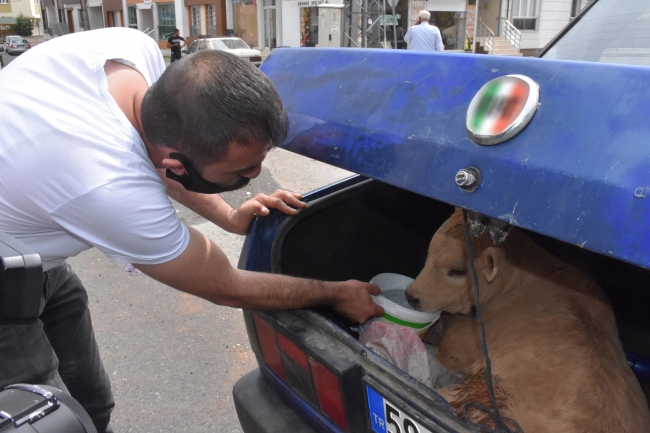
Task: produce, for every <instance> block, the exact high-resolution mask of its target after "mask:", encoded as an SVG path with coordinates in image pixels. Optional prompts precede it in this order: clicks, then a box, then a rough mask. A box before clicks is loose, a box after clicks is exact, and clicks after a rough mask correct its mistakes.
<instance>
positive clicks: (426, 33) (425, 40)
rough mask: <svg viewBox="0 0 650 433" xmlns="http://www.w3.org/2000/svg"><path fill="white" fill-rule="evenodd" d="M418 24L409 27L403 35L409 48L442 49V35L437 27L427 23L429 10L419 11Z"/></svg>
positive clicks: (429, 16) (417, 49)
mask: <svg viewBox="0 0 650 433" xmlns="http://www.w3.org/2000/svg"><path fill="white" fill-rule="evenodd" d="M418 17H419V18H418V25H416V26H413V27H410V28H409V29H408V31H407V32H406V35H405V36H404V40H405V41H406V43H407V44H408V49H409V50H416V51H444V50H445V47H444V46H443V45H442V36H441V35H440V30H438V27H435V26H432V25H430V24H429V19H430V18H431V14H430V13H429V11H420V13H419V14H418Z"/></svg>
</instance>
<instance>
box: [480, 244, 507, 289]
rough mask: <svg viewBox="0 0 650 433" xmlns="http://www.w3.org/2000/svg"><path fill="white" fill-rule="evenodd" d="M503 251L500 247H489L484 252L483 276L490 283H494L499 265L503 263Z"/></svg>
mask: <svg viewBox="0 0 650 433" xmlns="http://www.w3.org/2000/svg"><path fill="white" fill-rule="evenodd" d="M502 259H503V251H502V250H501V249H500V248H494V247H489V248H486V249H485V251H484V252H483V263H484V265H483V276H484V277H485V280H486V281H487V282H488V283H492V282H493V281H494V280H495V279H496V277H497V275H498V273H499V266H500V265H502V264H503V260H502Z"/></svg>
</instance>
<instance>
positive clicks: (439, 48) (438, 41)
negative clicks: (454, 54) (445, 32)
mask: <svg viewBox="0 0 650 433" xmlns="http://www.w3.org/2000/svg"><path fill="white" fill-rule="evenodd" d="M436 31H437V32H438V38H437V39H436V51H445V46H444V45H443V44H442V34H441V33H440V29H439V28H437V27H436Z"/></svg>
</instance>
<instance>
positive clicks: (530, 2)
mask: <svg viewBox="0 0 650 433" xmlns="http://www.w3.org/2000/svg"><path fill="white" fill-rule="evenodd" d="M429 1H435V0H429ZM476 1H477V10H478V12H477V13H478V19H479V20H480V21H481V22H483V23H484V24H485V25H486V26H487V27H489V28H490V30H492V31H493V32H495V33H498V32H499V31H500V29H499V18H500V17H503V18H507V19H508V21H510V22H511V23H512V24H513V25H514V26H515V27H516V28H517V29H518V30H519V31H520V32H521V51H522V52H524V53H525V54H526V55H532V54H534V53H535V51H536V50H538V49H540V48H542V47H544V45H546V44H547V43H548V42H550V40H551V39H553V37H554V36H555V35H557V34H558V32H559V31H560V30H562V28H563V27H564V26H565V25H567V24H568V23H569V21H571V20H572V19H573V18H574V17H575V16H576V15H577V14H578V13H580V11H581V10H582V9H583V8H584V7H585V6H586V5H587V4H588V3H589V0H476Z"/></svg>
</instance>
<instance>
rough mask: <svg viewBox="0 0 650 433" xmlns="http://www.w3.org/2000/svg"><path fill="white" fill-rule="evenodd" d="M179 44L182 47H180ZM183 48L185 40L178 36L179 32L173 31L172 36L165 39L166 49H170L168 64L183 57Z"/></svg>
mask: <svg viewBox="0 0 650 433" xmlns="http://www.w3.org/2000/svg"><path fill="white" fill-rule="evenodd" d="M181 42H182V43H183V45H181ZM184 46H185V38H183V37H182V36H181V35H180V30H178V29H174V32H173V33H172V35H171V36H170V37H169V39H167V48H171V49H172V59H171V62H170V63H174V62H175V61H176V60H180V59H181V57H183V54H182V53H181V48H183V47H184Z"/></svg>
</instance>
